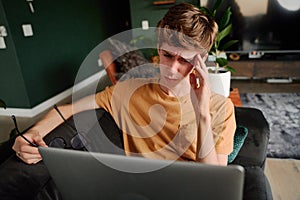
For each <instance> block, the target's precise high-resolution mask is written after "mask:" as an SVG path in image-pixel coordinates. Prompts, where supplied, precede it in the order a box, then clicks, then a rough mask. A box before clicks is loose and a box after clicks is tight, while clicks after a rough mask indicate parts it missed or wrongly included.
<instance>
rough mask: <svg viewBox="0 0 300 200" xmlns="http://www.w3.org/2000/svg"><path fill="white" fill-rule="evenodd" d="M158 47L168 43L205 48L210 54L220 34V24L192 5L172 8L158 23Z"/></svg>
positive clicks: (183, 4) (180, 5) (187, 4)
mask: <svg viewBox="0 0 300 200" xmlns="http://www.w3.org/2000/svg"><path fill="white" fill-rule="evenodd" d="M157 28H158V31H157V33H158V45H159V47H160V46H161V45H162V43H164V42H166V43H167V44H169V45H173V46H174V45H176V46H179V47H183V48H187V49H191V48H198V49H199V48H204V49H205V50H206V52H209V51H210V49H211V47H212V45H213V44H214V42H215V40H216V36H217V34H218V24H217V23H216V22H215V20H213V19H212V18H211V17H209V16H208V15H206V14H204V13H203V12H201V10H200V9H199V8H198V7H196V6H194V5H192V4H190V3H186V2H184V3H179V4H176V5H174V6H173V7H171V8H170V9H169V10H168V12H167V13H166V14H165V16H164V17H163V18H162V19H161V20H160V21H159V22H158V24H157Z"/></svg>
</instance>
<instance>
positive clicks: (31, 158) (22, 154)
mask: <svg viewBox="0 0 300 200" xmlns="http://www.w3.org/2000/svg"><path fill="white" fill-rule="evenodd" d="M23 136H24V137H26V138H27V139H28V140H29V141H31V142H33V143H35V144H37V145H38V146H43V147H47V145H46V143H45V142H44V141H43V139H42V137H41V136H40V135H39V133H38V131H35V130H29V131H28V132H26V133H25V134H24V135H23ZM12 149H13V150H14V151H15V152H16V155H17V156H18V157H19V158H20V159H21V160H22V161H24V162H25V163H27V164H36V163H38V162H39V161H41V160H42V157H41V155H40V153H39V151H38V148H37V147H33V146H31V145H30V144H29V143H28V142H27V141H26V140H25V139H24V138H22V137H20V136H18V137H17V138H16V140H15V143H14V145H13V147H12Z"/></svg>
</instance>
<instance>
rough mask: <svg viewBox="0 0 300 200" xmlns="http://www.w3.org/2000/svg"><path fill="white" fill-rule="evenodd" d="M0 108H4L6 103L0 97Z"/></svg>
mask: <svg viewBox="0 0 300 200" xmlns="http://www.w3.org/2000/svg"><path fill="white" fill-rule="evenodd" d="M0 108H4V109H6V104H5V102H4V101H3V100H2V99H0Z"/></svg>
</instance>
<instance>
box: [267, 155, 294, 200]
mask: <svg viewBox="0 0 300 200" xmlns="http://www.w3.org/2000/svg"><path fill="white" fill-rule="evenodd" d="M265 174H266V176H267V178H268V180H269V182H270V185H271V189H272V194H273V199H274V200H300V160H295V159H276V158H267V161H266V166H265Z"/></svg>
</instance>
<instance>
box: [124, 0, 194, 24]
mask: <svg viewBox="0 0 300 200" xmlns="http://www.w3.org/2000/svg"><path fill="white" fill-rule="evenodd" d="M157 1H159V0H157ZM153 2H154V0H153V1H146V0H130V14H131V23H132V28H141V23H142V20H148V21H149V26H150V27H156V24H157V22H158V21H159V20H160V19H161V18H162V17H163V16H164V14H165V13H166V12H167V10H168V9H169V8H170V7H171V6H173V5H174V4H169V5H153ZM179 2H189V3H192V4H194V5H199V0H176V1H175V3H179Z"/></svg>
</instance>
